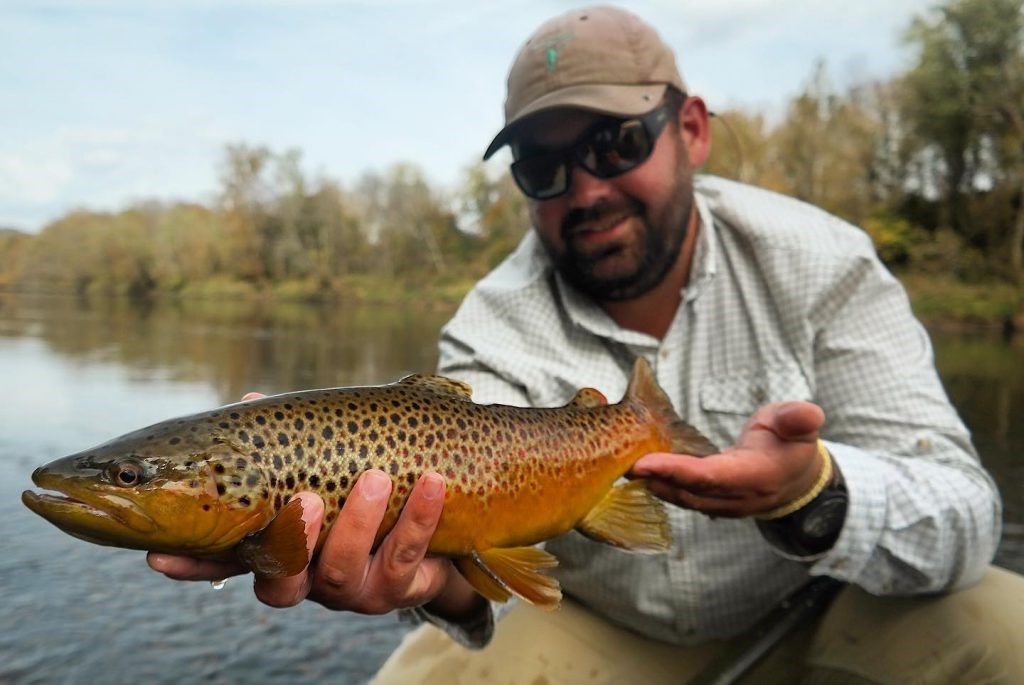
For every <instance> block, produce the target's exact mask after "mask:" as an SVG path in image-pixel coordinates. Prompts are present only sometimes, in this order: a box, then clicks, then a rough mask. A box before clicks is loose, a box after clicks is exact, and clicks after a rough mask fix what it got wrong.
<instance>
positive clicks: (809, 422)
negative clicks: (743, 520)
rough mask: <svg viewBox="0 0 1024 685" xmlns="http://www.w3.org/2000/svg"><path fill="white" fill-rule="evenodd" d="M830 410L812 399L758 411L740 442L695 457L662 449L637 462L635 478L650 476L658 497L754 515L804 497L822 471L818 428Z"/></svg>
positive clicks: (695, 506) (711, 511)
mask: <svg viewBox="0 0 1024 685" xmlns="http://www.w3.org/2000/svg"><path fill="white" fill-rule="evenodd" d="M824 422H825V414H824V412H822V410H821V408H820V407H818V406H817V405H816V404H811V403H810V402H779V403H776V404H769V405H765V406H764V407H761V408H760V409H758V410H757V411H756V412H755V413H754V415H753V416H752V417H751V418H750V420H749V421H747V424H746V425H745V426H744V427H743V432H742V433H741V434H740V438H739V440H738V441H737V443H736V445H735V446H733V447H730V448H729V449H727V450H724V451H723V452H722V453H720V454H712V455H710V456H707V457H692V456H685V455H678V454H669V453H663V452H656V453H653V454H648V455H645V456H643V457H641V458H640V459H638V460H637V462H636V464H634V465H633V468H632V469H631V470H630V472H629V474H628V475H629V476H631V477H636V478H646V479H648V487H649V488H650V490H651V492H653V493H654V494H655V495H657V496H658V497H660V498H662V499H664V500H665V501H667V502H672V503H673V504H677V505H679V506H681V507H686V508H688V509H695V510H697V511H701V512H704V513H705V514H711V515H713V516H750V515H754V514H760V513H763V512H766V511H770V510H771V509H774V508H776V507H778V506H781V505H783V504H786V503H787V502H791V501H793V500H795V499H797V498H798V497H800V496H802V495H803V494H804V493H806V492H807V491H808V490H810V489H811V487H812V486H813V485H814V483H815V481H816V480H817V479H818V476H819V475H820V474H821V468H822V463H821V458H820V457H819V456H818V450H817V440H818V430H819V429H820V428H821V426H822V424H823V423H824Z"/></svg>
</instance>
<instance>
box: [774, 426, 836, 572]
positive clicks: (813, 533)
mask: <svg viewBox="0 0 1024 685" xmlns="http://www.w3.org/2000/svg"><path fill="white" fill-rule="evenodd" d="M819 448H820V450H822V451H823V452H824V456H825V458H827V459H828V461H829V463H830V466H831V474H830V476H829V478H828V480H827V482H825V483H824V484H822V486H821V487H820V489H819V490H818V491H817V492H816V493H815V494H814V496H813V497H811V498H810V500H808V501H807V502H806V503H804V504H803V505H802V506H799V507H797V508H796V509H794V510H792V511H789V512H788V513H784V514H783V515H782V516H777V517H775V518H772V519H766V518H763V517H758V519H757V527H758V530H759V531H760V532H761V535H762V536H763V537H764V538H765V540H767V541H768V542H769V543H770V544H772V546H774V547H775V548H777V549H778V550H780V551H781V552H784V553H786V554H789V555H792V556H795V557H801V558H812V557H817V556H821V555H822V554H824V553H826V552H828V551H829V550H830V549H832V547H833V546H834V545H835V543H836V541H837V540H838V539H839V535H840V533H841V532H842V530H843V524H844V522H845V520H846V509H847V504H848V495H847V491H846V483H845V481H844V480H843V474H842V472H841V471H840V470H839V466H838V464H836V463H835V461H834V460H833V459H832V457H831V455H829V453H828V450H827V449H825V448H824V445H823V444H822V443H821V441H819Z"/></svg>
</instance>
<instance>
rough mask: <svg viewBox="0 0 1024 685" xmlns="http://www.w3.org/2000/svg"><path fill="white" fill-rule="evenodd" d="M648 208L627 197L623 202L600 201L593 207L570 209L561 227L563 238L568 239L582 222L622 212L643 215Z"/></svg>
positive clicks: (602, 218)
mask: <svg viewBox="0 0 1024 685" xmlns="http://www.w3.org/2000/svg"><path fill="white" fill-rule="evenodd" d="M646 209H647V208H646V207H645V206H644V203H642V202H640V201H639V200H636V199H634V198H627V199H625V200H623V201H621V202H614V203H612V202H605V203H598V204H596V205H593V206H592V207H577V208H575V209H570V210H569V211H568V213H566V215H565V217H564V218H563V219H562V224H561V227H560V232H561V236H562V240H565V241H568V240H569V239H570V238H571V237H572V236H573V234H574V233H576V230H577V228H578V227H579V226H580V225H581V224H587V223H590V224H598V223H601V221H602V220H604V219H606V218H607V217H610V216H618V215H622V214H627V215H630V216H643V213H644V212H645V211H646Z"/></svg>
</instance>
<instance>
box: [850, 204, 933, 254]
mask: <svg viewBox="0 0 1024 685" xmlns="http://www.w3.org/2000/svg"><path fill="white" fill-rule="evenodd" d="M863 227H864V230H865V231H866V232H867V234H868V235H869V236H871V240H872V242H873V243H874V244H875V250H876V251H877V252H878V256H879V257H880V258H881V260H882V261H883V262H885V263H886V264H888V265H889V266H906V265H907V264H908V263H909V262H910V256H911V253H912V252H913V251H914V248H915V247H916V246H917V245H919V244H920V243H921V242H922V241H924V240H925V238H926V235H925V233H924V231H923V230H921V229H920V228H918V227H916V226H914V225H913V224H911V223H910V222H909V221H907V220H906V219H904V218H902V217H899V216H893V215H891V214H879V215H876V216H872V217H868V218H867V219H865V220H864V223H863Z"/></svg>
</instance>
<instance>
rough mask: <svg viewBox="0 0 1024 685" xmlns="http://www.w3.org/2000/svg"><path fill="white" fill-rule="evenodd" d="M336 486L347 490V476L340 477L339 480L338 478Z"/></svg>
mask: <svg viewBox="0 0 1024 685" xmlns="http://www.w3.org/2000/svg"><path fill="white" fill-rule="evenodd" d="M338 485H340V486H341V487H343V488H347V487H348V476H342V477H341V478H339V479H338Z"/></svg>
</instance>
